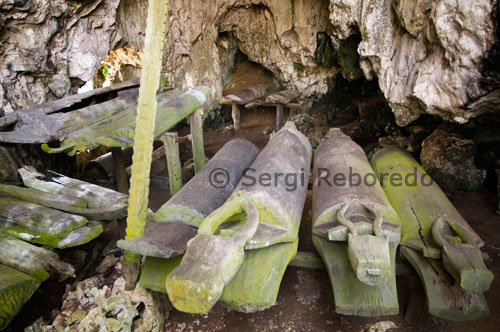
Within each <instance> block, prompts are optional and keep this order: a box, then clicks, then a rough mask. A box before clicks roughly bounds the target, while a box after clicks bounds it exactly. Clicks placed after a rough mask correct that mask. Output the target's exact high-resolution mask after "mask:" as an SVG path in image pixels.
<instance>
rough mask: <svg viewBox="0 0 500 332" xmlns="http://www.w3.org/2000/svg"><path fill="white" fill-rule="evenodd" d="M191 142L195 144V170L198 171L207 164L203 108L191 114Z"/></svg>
mask: <svg viewBox="0 0 500 332" xmlns="http://www.w3.org/2000/svg"><path fill="white" fill-rule="evenodd" d="M190 125H191V138H192V141H191V144H192V145H193V159H194V171H195V172H196V173H198V172H199V171H201V169H202V168H203V166H205V147H204V145H203V119H202V116H201V109H198V110H196V111H195V112H194V113H193V114H191V118H190Z"/></svg>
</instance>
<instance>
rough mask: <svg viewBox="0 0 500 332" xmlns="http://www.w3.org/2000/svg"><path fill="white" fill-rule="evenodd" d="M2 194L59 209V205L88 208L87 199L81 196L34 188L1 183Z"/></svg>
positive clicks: (0, 193) (0, 191) (0, 192)
mask: <svg viewBox="0 0 500 332" xmlns="http://www.w3.org/2000/svg"><path fill="white" fill-rule="evenodd" d="M0 195H3V196H8V197H12V198H17V199H20V200H22V201H25V202H29V203H34V204H38V205H42V206H45V207H50V208H54V209H58V207H59V206H68V207H74V208H86V207H87V201H85V200H84V199H81V198H76V197H70V196H64V195H57V194H51V193H47V192H44V191H41V190H37V189H32V188H23V187H18V186H9V185H6V184H1V183H0Z"/></svg>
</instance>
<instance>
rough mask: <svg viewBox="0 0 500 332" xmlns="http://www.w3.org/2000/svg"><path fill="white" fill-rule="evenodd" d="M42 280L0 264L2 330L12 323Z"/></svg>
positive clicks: (0, 318) (0, 317)
mask: <svg viewBox="0 0 500 332" xmlns="http://www.w3.org/2000/svg"><path fill="white" fill-rule="evenodd" d="M40 284H41V281H39V280H36V279H34V278H32V277H30V276H29V275H27V274H24V273H22V272H19V271H16V270H14V269H12V268H10V267H7V266H5V265H2V264H0V331H3V330H4V329H6V328H7V326H8V325H9V324H10V322H11V321H12V319H13V318H14V317H15V316H16V315H17V313H18V312H19V311H20V310H21V308H22V307H23V306H24V304H26V302H28V300H29V299H30V297H31V296H32V295H33V293H35V291H36V290H37V289H38V287H39V286H40Z"/></svg>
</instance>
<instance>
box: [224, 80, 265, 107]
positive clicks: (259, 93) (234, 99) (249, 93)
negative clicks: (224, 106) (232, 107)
mask: <svg viewBox="0 0 500 332" xmlns="http://www.w3.org/2000/svg"><path fill="white" fill-rule="evenodd" d="M266 93H267V91H266V86H265V85H263V84H257V85H254V86H251V87H249V88H246V89H243V90H241V91H238V92H235V93H232V94H229V95H227V96H224V97H222V102H223V103H229V104H231V103H235V104H246V103H248V102H250V101H252V100H254V99H257V98H260V97H263V96H265V95H266Z"/></svg>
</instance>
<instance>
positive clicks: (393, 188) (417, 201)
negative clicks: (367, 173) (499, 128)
mask: <svg viewBox="0 0 500 332" xmlns="http://www.w3.org/2000/svg"><path fill="white" fill-rule="evenodd" d="M371 163H372V165H373V169H374V170H375V173H376V174H377V176H378V178H379V179H380V182H381V184H382V187H383V188H384V191H385V192H386V194H387V197H388V198H389V200H390V202H391V203H392V206H393V207H394V209H395V210H396V212H397V213H398V214H399V217H400V218H401V233H402V237H401V245H405V246H407V247H410V248H413V249H416V250H419V251H421V252H423V255H424V256H425V257H429V258H440V257H441V248H440V247H439V246H437V244H436V243H435V240H434V239H433V235H432V225H433V224H434V222H435V221H436V220H437V219H438V218H439V217H441V216H443V215H446V220H447V221H448V224H449V225H450V227H451V228H452V230H453V231H454V232H455V233H456V234H457V236H458V237H459V238H460V239H461V241H462V242H464V243H468V244H471V245H474V246H476V247H478V248H480V247H482V246H483V245H484V242H483V241H482V240H481V238H480V237H479V235H477V233H476V232H475V231H474V230H473V229H472V228H471V227H470V226H469V224H468V223H467V222H466V221H465V219H464V218H463V217H462V216H461V215H460V213H459V212H458V211H457V210H456V209H455V207H454V206H453V204H452V203H451V202H450V201H449V200H448V198H447V197H446V195H445V194H444V192H443V191H442V190H441V189H440V188H439V186H438V185H437V184H436V183H435V182H434V181H433V180H432V179H431V177H430V176H429V175H428V174H427V173H426V172H425V170H424V169H423V168H422V166H420V165H419V164H418V163H417V161H416V160H415V159H414V158H413V157H412V156H411V155H410V154H409V153H408V152H406V151H403V150H401V149H399V148H396V147H387V148H384V149H382V150H380V151H378V152H377V153H375V154H374V155H373V157H372V159H371ZM391 177H393V179H399V180H398V181H394V180H393V181H391V180H390V179H391Z"/></svg>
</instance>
